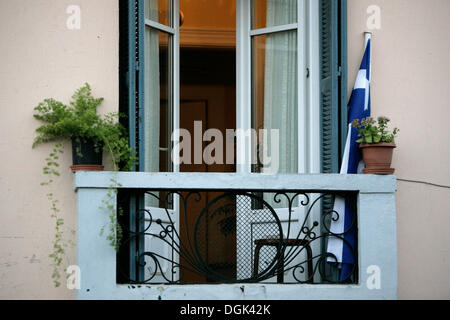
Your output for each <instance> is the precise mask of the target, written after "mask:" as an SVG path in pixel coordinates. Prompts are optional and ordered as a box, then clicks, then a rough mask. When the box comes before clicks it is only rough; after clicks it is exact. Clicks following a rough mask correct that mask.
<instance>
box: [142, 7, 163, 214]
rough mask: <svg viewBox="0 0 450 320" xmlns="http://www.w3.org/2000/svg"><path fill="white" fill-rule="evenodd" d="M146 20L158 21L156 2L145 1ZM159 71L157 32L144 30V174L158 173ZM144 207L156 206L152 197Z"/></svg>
mask: <svg viewBox="0 0 450 320" xmlns="http://www.w3.org/2000/svg"><path fill="white" fill-rule="evenodd" d="M145 10H146V18H147V19H151V20H153V21H158V0H147V1H146V6H145ZM160 79H161V76H160V70H159V35H158V31H157V30H155V29H153V28H149V27H146V28H145V100H144V110H145V112H144V127H145V128H144V141H145V156H144V159H145V160H144V161H145V163H144V166H145V171H146V172H159V147H160V145H159V144H160V113H161V112H160V107H161V105H160ZM145 204H146V206H157V205H158V202H157V201H156V199H154V198H152V197H146V200H145Z"/></svg>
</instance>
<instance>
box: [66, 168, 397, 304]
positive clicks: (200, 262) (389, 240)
mask: <svg viewBox="0 0 450 320" xmlns="http://www.w3.org/2000/svg"><path fill="white" fill-rule="evenodd" d="M112 187H117V188H118V190H119V191H118V197H119V198H118V200H119V201H118V202H116V194H115V193H114V192H111V188H112ZM75 189H76V192H77V197H78V230H77V234H78V265H79V266H80V269H81V289H80V290H79V292H78V297H79V298H80V299H187V298H188V299H395V298H396V297H397V262H396V261H397V243H396V214H395V191H396V179H395V177H393V176H374V175H320V174H319V175H281V176H280V175H279V176H271V175H259V174H251V175H240V174H211V173H207V174H199V173H176V174H174V173H171V174H164V173H122V172H120V173H112V172H96V173H92V172H79V173H77V174H76V175H75ZM336 196H341V197H345V198H346V199H347V201H348V203H350V204H351V206H352V207H353V208H354V212H355V213H356V216H355V218H354V219H353V221H352V222H351V227H350V228H348V229H347V230H345V231H344V232H343V233H341V234H336V233H333V232H332V231H331V230H330V221H331V220H335V221H337V220H339V219H342V217H343V214H342V213H339V212H336V211H334V210H333V206H332V203H333V200H334V198H335V197H336ZM105 201H112V203H113V204H114V206H115V205H116V203H118V205H119V207H120V210H119V212H121V214H120V215H119V216H118V219H119V222H120V226H121V229H122V233H123V237H122V239H121V241H120V243H121V245H120V250H119V251H118V252H116V250H115V248H113V247H112V246H111V245H110V243H109V242H108V240H107V239H106V237H105V235H100V230H101V229H102V228H105V226H108V225H109V223H110V215H109V214H108V213H107V212H105V210H104V207H105ZM348 232H354V233H355V243H354V244H353V245H352V246H349V244H348V243H347V241H345V240H344V241H343V243H344V246H345V245H348V246H349V247H351V254H352V257H353V260H354V263H353V264H352V267H351V271H350V273H349V274H348V276H346V277H344V278H340V277H338V276H336V274H337V273H338V271H339V265H338V264H336V257H335V256H334V255H333V254H331V253H330V252H328V251H327V241H328V240H329V239H330V238H333V237H334V238H338V239H346V235H347V233H348Z"/></svg>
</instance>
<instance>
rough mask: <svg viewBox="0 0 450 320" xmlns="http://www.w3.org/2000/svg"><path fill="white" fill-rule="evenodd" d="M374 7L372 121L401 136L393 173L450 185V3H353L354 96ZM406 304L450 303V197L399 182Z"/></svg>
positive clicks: (351, 59)
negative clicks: (377, 19) (387, 121)
mask: <svg viewBox="0 0 450 320" xmlns="http://www.w3.org/2000/svg"><path fill="white" fill-rule="evenodd" d="M370 5H378V6H379V7H380V8H381V29H379V30H372V31H373V59H372V61H373V64H372V71H373V73H372V114H373V115H374V116H380V115H385V116H387V117H389V118H391V120H392V124H393V125H395V126H398V127H399V128H400V130H401V131H400V135H399V137H398V139H397V142H398V148H397V149H396V151H395V154H394V163H393V166H394V167H395V168H396V175H397V176H398V178H400V179H407V180H421V181H426V182H432V183H435V184H441V185H447V186H448V185H450V167H449V163H450V134H449V126H448V125H449V123H450V102H449V101H450V63H449V62H448V55H449V52H450V38H449V35H448V32H449V30H450V20H449V18H448V17H449V15H450V1H448V0H428V1H425V0H348V6H349V11H348V13H349V16H348V21H349V22H348V32H349V34H348V36H349V39H348V42H349V86H350V87H349V89H351V88H353V84H354V81H355V77H356V74H357V70H358V68H359V64H360V62H361V58H362V51H363V46H364V37H363V34H362V33H363V31H364V30H367V25H366V22H367V18H368V17H369V16H370V14H367V13H366V10H367V8H368V7H369V6H370ZM397 211H398V213H397V217H398V223H397V226H398V227H397V230H398V258H399V259H398V262H399V265H398V267H399V270H398V279H399V298H400V299H417V298H420V299H422V298H423V299H432V298H434V299H439V298H446V299H449V298H450V276H449V272H450V232H449V230H448V223H449V220H450V219H449V218H450V190H449V189H445V188H438V187H433V186H429V185H424V184H414V183H409V182H403V181H399V184H398V198H397Z"/></svg>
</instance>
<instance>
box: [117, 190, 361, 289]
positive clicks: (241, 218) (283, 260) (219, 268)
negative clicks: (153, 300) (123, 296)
mask: <svg viewBox="0 0 450 320" xmlns="http://www.w3.org/2000/svg"><path fill="white" fill-rule="evenodd" d="M145 196H146V197H148V198H152V199H155V200H156V201H154V203H158V204H159V207H149V206H148V207H145V208H142V209H141V210H138V211H137V212H135V213H130V214H135V215H136V220H137V221H138V223H139V225H140V226H141V229H140V230H139V231H134V232H133V231H131V230H130V229H131V228H126V227H124V230H125V233H126V234H127V235H128V237H127V238H126V241H124V242H123V243H122V247H129V246H130V243H140V244H141V246H140V248H139V249H136V254H135V255H134V256H135V261H134V263H135V264H136V265H137V266H138V267H140V268H142V269H143V270H144V271H143V272H142V273H141V275H140V276H135V277H131V276H129V275H128V274H125V273H123V272H122V273H121V274H122V277H124V278H126V279H127V282H129V283H142V284H150V283H166V284H180V283H190V282H195V283H258V282H278V283H311V284H312V283H324V282H325V283H348V282H351V281H356V280H357V279H356V274H357V272H356V271H357V263H356V262H357V259H356V252H357V250H356V247H355V245H354V244H352V243H350V242H349V241H347V239H346V235H347V234H348V233H349V232H355V228H356V216H355V217H354V219H353V222H352V224H351V226H350V227H349V228H347V230H345V231H344V232H343V233H341V234H336V233H333V232H332V231H331V230H330V227H329V223H328V222H327V221H329V220H333V221H338V220H339V219H342V218H343V214H342V213H339V212H336V211H333V210H328V211H327V212H326V211H324V210H321V203H322V200H323V199H324V197H327V196H328V197H329V196H330V195H329V194H318V195H316V196H314V195H312V194H306V193H304V192H296V193H286V192H278V193H262V192H254V191H252V192H244V191H243V192H228V191H226V192H220V193H219V192H214V193H213V192H209V193H206V192H200V191H190V192H178V191H170V192H167V191H166V192H164V193H161V192H154V191H151V192H150V191H148V192H145ZM347 196H348V197H349V198H352V197H351V195H347ZM313 199H314V200H313ZM175 201H178V203H179V205H178V206H175V205H174V204H175ZM280 204H283V206H286V208H283V209H279V208H278V207H277V206H280ZM274 207H277V208H276V209H274ZM173 208H178V210H175V209H173ZM142 226H143V227H142ZM330 237H334V238H338V239H341V240H342V243H343V245H344V246H348V248H350V250H351V252H352V254H353V257H354V261H355V263H354V264H353V270H352V271H351V272H350V275H349V276H348V277H346V278H340V279H339V278H338V277H336V273H337V272H338V266H339V264H338V262H337V261H338V259H337V257H336V256H334V255H333V254H331V253H328V252H326V250H325V249H326V245H325V244H326V240H327V239H329V238H330ZM131 262H133V261H131ZM118 271H119V272H121V270H118Z"/></svg>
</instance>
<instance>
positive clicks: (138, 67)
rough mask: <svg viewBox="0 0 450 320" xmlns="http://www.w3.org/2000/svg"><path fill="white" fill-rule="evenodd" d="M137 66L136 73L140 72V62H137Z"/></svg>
mask: <svg viewBox="0 0 450 320" xmlns="http://www.w3.org/2000/svg"><path fill="white" fill-rule="evenodd" d="M135 66H136V71H139V69H140V67H141V64H140V63H139V61H136V62H135Z"/></svg>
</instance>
